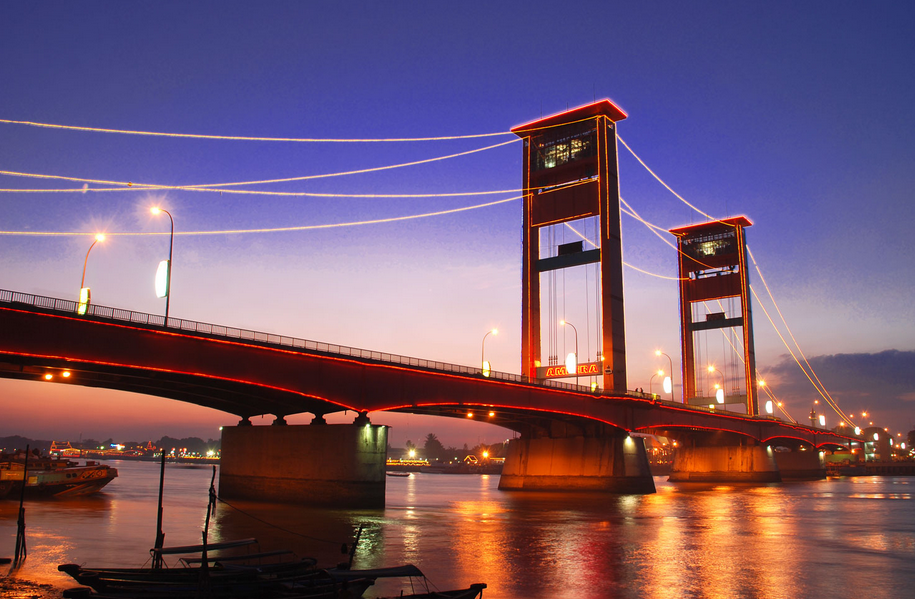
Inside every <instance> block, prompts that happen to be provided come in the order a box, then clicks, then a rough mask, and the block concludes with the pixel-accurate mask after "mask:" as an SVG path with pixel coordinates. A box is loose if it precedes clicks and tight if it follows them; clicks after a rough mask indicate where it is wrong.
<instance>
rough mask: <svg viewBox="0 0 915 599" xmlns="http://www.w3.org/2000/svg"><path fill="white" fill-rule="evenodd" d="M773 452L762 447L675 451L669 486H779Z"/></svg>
mask: <svg viewBox="0 0 915 599" xmlns="http://www.w3.org/2000/svg"><path fill="white" fill-rule="evenodd" d="M773 454H774V452H773V451H772V450H771V449H770V448H768V447H763V446H762V445H738V446H714V447H678V448H677V451H676V453H675V454H674V463H673V466H672V467H671V470H670V477H669V478H668V480H669V481H670V482H703V483H704V482H715V483H728V482H754V483H767V482H779V481H781V476H780V475H779V471H778V466H777V465H776V463H775V457H774V455H773Z"/></svg>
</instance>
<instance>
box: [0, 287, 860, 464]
mask: <svg viewBox="0 0 915 599" xmlns="http://www.w3.org/2000/svg"><path fill="white" fill-rule="evenodd" d="M76 309H77V303H76V302H75V301H71V300H62V299H54V298H47V297H42V296H35V295H31V294H24V293H17V292H13V291H5V290H0V327H2V330H3V331H4V334H3V335H2V336H0V377H6V378H19V379H31V380H39V379H41V378H42V377H44V375H45V374H46V373H49V372H50V373H52V374H53V373H57V372H59V371H60V370H62V369H68V370H70V371H72V372H73V373H74V376H72V377H71V378H70V379H68V380H67V381H68V382H69V383H71V384H81V385H87V386H96V387H106V388H112V389H120V390H125V391H132V392H136V393H145V394H149V395H157V396H162V397H168V398H172V399H177V400H180V401H187V402H191V403H196V404H198V405H203V406H207V407H212V408H215V409H219V410H223V411H226V412H229V413H232V414H236V415H238V416H240V417H243V418H247V417H251V416H255V415H260V414H276V415H278V416H285V415H289V414H296V413H302V412H310V413H314V414H326V413H331V412H335V411H340V410H344V409H347V410H354V411H360V412H361V411H377V410H396V411H404V412H412V413H422V414H435V415H440V416H449V417H460V418H467V417H468V413H469V412H476V413H475V414H474V417H475V418H480V419H481V420H485V421H487V422H491V423H493V424H498V425H501V426H504V427H506V428H510V429H513V430H516V431H519V432H522V433H523V434H530V433H532V432H533V431H536V432H537V433H538V434H547V435H549V434H552V433H553V432H555V430H556V426H557V423H559V424H560V425H562V426H563V427H565V429H566V431H567V432H568V430H570V429H571V430H572V431H573V432H574V431H575V430H577V431H580V434H588V431H589V430H590V429H589V427H592V426H593V425H600V426H609V427H614V428H617V429H620V430H622V431H630V432H646V433H657V434H666V435H670V436H676V433H677V431H684V430H707V431H721V432H723V433H732V434H737V435H742V436H746V437H750V438H753V439H756V440H757V441H762V442H765V441H771V440H773V439H784V440H792V441H793V442H802V443H809V444H811V445H814V446H844V445H847V444H848V442H849V441H852V440H856V439H855V438H854V437H849V436H846V435H840V434H837V433H834V432H832V431H828V430H823V429H814V428H810V427H806V426H800V425H798V424H796V423H787V422H783V421H780V420H778V419H777V418H774V417H760V416H755V417H750V416H747V415H745V414H743V415H741V414H738V413H734V412H720V411H717V412H716V411H715V410H710V409H709V408H707V407H704V406H687V405H683V404H680V403H674V402H669V401H662V400H660V399H658V398H657V396H651V395H648V394H644V393H635V392H630V393H627V394H607V393H603V392H601V391H600V390H598V391H592V390H591V389H590V388H589V387H584V386H579V385H573V384H568V383H563V382H558V381H549V380H537V379H533V380H532V379H528V378H527V377H523V376H521V375H518V374H512V373H504V372H492V373H491V374H490V376H489V377H484V376H483V373H482V371H481V369H480V368H473V367H468V366H461V365H456V364H449V363H445V362H438V361H431V360H424V359H421V358H413V357H407V356H399V355H396V354H390V353H386V352H378V351H371V350H364V349H358V348H352V347H346V346H341V345H336V344H332V343H322V342H317V341H309V340H305V339H299V338H295V337H288V336H283V335H276V334H271V333H262V332H256V331H249V330H245V329H239V328H235V327H228V326H222V325H213V324H207V323H201V322H196V321H189V320H184V319H179V318H172V317H170V318H169V322H168V326H165V324H166V323H165V322H164V317H163V316H161V315H151V314H146V313H140V312H135V311H131V310H123V309H118V308H109V307H104V306H95V305H90V306H89V309H88V311H87V314H86V315H78V314H77V312H76ZM490 413H492V415H490Z"/></svg>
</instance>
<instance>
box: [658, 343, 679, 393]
mask: <svg viewBox="0 0 915 599" xmlns="http://www.w3.org/2000/svg"><path fill="white" fill-rule="evenodd" d="M654 355H656V356H658V357H661V356H666V357H667V362H668V364H670V401H673V400H674V361H673V360H671V359H670V356H668V355H667V354H665V353H664V352H662V351H661V350H659V349H656V350H654ZM664 390H665V391H667V389H664Z"/></svg>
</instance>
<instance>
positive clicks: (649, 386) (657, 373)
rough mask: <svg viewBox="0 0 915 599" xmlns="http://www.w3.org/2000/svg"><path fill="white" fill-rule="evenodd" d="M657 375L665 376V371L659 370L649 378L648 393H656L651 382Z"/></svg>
mask: <svg viewBox="0 0 915 599" xmlns="http://www.w3.org/2000/svg"><path fill="white" fill-rule="evenodd" d="M656 376H664V371H663V370H659V371H657V372H656V373H654V374H653V375H651V378H650V379H648V395H654V393H653V392H652V391H651V383H653V382H654V377H656Z"/></svg>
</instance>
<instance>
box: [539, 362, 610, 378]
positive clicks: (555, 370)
mask: <svg viewBox="0 0 915 599" xmlns="http://www.w3.org/2000/svg"><path fill="white" fill-rule="evenodd" d="M603 366H604V363H603V362H587V363H585V364H579V365H578V372H577V373H576V374H569V370H568V369H567V368H566V367H565V365H563V364H556V365H555V366H540V367H539V368H537V378H538V379H561V378H568V377H570V376H598V375H600V374H603V370H602V369H603Z"/></svg>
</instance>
